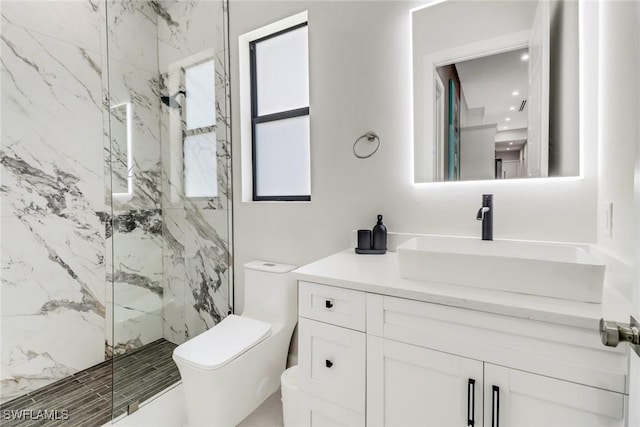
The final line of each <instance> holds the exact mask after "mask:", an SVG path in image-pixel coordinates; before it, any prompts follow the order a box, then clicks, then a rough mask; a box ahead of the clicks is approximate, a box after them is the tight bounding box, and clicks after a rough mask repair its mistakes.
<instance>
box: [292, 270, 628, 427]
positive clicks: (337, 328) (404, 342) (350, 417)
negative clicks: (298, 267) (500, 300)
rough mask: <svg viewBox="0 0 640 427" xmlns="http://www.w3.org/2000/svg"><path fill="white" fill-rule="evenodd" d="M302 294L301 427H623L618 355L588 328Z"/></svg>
mask: <svg viewBox="0 0 640 427" xmlns="http://www.w3.org/2000/svg"><path fill="white" fill-rule="evenodd" d="M376 291H380V288H377V289H376ZM299 295H300V300H299V304H300V305H299V307H300V308H299V310H300V326H299V334H300V335H299V337H300V341H299V342H300V344H299V360H300V369H299V372H300V376H301V377H300V388H301V390H302V391H303V393H302V394H303V396H306V397H305V398H303V399H302V400H303V403H302V410H303V412H304V413H305V416H304V424H303V425H313V426H320V425H350V426H355V425H367V426H485V427H488V426H491V427H499V426H527V425H530V426H620V427H622V426H624V425H625V413H626V409H625V407H626V405H627V404H628V402H627V395H626V393H627V383H626V382H627V377H626V375H627V366H626V353H625V349H624V348H616V349H612V348H606V347H603V346H602V345H601V343H600V341H599V338H598V332H597V330H595V329H594V330H593V331H592V330H589V329H585V328H582V327H574V326H570V325H566V324H558V323H551V322H544V321H541V320H533V319H526V318H518V317H514V316H505V315H502V314H495V313H491V312H483V311H478V310H470V309H466V308H461V307H456V306H449V305H444V304H434V303H431V302H425V301H416V300H412V299H406V298H399V297H395V296H389V295H384V294H381V293H377V292H376V293H374V292H366V291H362V290H353V289H348V288H342V287H337V286H328V285H325V284H321V283H310V282H307V281H300V282H299ZM327 362H330V363H327Z"/></svg>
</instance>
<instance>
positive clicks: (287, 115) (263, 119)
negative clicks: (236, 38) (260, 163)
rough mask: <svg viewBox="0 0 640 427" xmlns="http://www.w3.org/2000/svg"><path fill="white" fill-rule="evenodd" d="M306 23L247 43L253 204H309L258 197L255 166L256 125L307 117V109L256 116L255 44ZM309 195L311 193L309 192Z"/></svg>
mask: <svg viewBox="0 0 640 427" xmlns="http://www.w3.org/2000/svg"><path fill="white" fill-rule="evenodd" d="M307 26H308V22H302V23H300V24H297V25H294V26H292V27H289V28H285V29H283V30H280V31H277V32H275V33H272V34H269V35H267V36H264V37H261V38H259V39H256V40H252V41H251V42H249V60H250V79H251V172H252V181H253V183H252V198H253V201H254V202H260V201H280V202H310V201H311V194H309V195H298V196H291V195H282V196H258V194H257V188H258V180H257V173H256V172H257V165H256V161H257V158H256V125H258V124H260V123H268V122H273V121H278V120H284V119H291V118H294V117H303V116H308V115H309V107H308V106H307V107H303V108H296V109H293V110H287V111H279V112H277V113H271V114H265V115H263V116H259V115H258V87H257V68H256V66H257V64H256V44H257V43H260V42H263V41H265V40H268V39H271V38H274V37H278V36H281V35H283V34H286V33H288V32H291V31H295V30H298V29H300V28H303V27H307ZM309 193H311V192H309Z"/></svg>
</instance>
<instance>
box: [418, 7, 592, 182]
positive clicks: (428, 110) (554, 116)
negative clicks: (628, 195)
mask: <svg viewBox="0 0 640 427" xmlns="http://www.w3.org/2000/svg"><path fill="white" fill-rule="evenodd" d="M578 8H579V3H578V2H574V1H551V2H550V1H519V2H501V1H497V2H474V1H447V2H444V3H439V4H436V5H432V6H429V7H425V8H422V9H418V10H415V11H413V13H412V24H413V26H412V29H413V34H412V36H413V72H414V78H413V80H414V136H415V141H414V160H415V168H414V170H415V181H416V182H433V181H461V180H463V181H464V180H490V179H519V178H527V177H535V178H539V177H553V176H575V175H578V174H579V157H580V156H579V122H578V119H579V99H578V94H579V76H578V72H579V63H578V12H579V10H578Z"/></svg>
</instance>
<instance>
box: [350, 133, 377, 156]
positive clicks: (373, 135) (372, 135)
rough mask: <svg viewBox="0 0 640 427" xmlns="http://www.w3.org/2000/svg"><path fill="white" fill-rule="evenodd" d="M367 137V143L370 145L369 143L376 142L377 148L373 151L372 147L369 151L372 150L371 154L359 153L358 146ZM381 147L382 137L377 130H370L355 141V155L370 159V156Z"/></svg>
mask: <svg viewBox="0 0 640 427" xmlns="http://www.w3.org/2000/svg"><path fill="white" fill-rule="evenodd" d="M365 138H366V139H367V145H369V143H372V142H375V143H376V146H375V148H373V151H371V148H369V151H371V152H370V153H369V154H366V155H362V154H358V152H357V151H356V146H357V145H358V143H359V142H360V141H362V140H363V139H365ZM379 148H380V137H379V136H378V135H376V133H375V132H371V131H370V132H367V133H365V134H364V135H362V136H361V137H360V138H358V139H356V142H354V143H353V155H354V156H356V157H357V158H359V159H368V158H369V157H371V156H373V155H374V154H376V151H378V149H379Z"/></svg>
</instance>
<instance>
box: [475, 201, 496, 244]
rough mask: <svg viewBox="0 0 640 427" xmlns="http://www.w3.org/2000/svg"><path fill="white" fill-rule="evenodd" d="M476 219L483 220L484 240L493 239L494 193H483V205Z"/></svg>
mask: <svg viewBox="0 0 640 427" xmlns="http://www.w3.org/2000/svg"><path fill="white" fill-rule="evenodd" d="M476 219H477V220H478V221H482V240H493V194H483V195H482V207H481V208H480V210H479V211H478V215H477V216H476Z"/></svg>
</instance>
